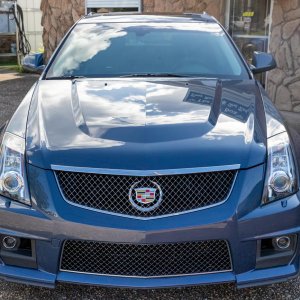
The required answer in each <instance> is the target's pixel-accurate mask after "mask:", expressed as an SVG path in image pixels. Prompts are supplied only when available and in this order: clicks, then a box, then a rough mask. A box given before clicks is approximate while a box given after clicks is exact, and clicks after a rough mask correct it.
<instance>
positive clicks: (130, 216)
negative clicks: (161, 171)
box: [54, 169, 239, 221]
mask: <svg viewBox="0 0 300 300" xmlns="http://www.w3.org/2000/svg"><path fill="white" fill-rule="evenodd" d="M230 170H234V169H230ZM58 171H61V170H58ZM84 173H85V172H84ZM238 173H239V172H238V170H237V172H236V174H235V177H234V180H233V182H232V186H231V189H230V191H229V193H228V196H227V198H226V199H225V200H224V201H222V202H219V203H217V204H213V205H208V206H205V207H199V208H195V209H191V210H185V211H182V212H178V213H172V214H166V215H161V216H155V217H137V216H132V215H126V214H119V213H114V212H110V211H106V210H101V209H96V208H92V207H88V206H85V205H80V204H76V203H74V202H72V201H69V200H68V199H66V197H65V195H64V193H63V191H62V189H61V187H60V184H59V181H58V178H57V175H56V173H55V172H54V177H55V180H56V183H57V186H58V189H59V191H60V194H61V196H62V198H63V200H64V201H65V202H67V203H68V204H70V205H72V206H76V207H78V208H82V209H87V210H90V211H94V212H98V213H102V214H105V215H111V216H116V217H122V218H129V219H137V220H145V221H148V220H149V221H150V220H154V219H162V218H168V217H175V216H180V215H183V214H188V213H193V212H197V211H201V210H205V209H210V208H213V207H216V206H220V205H222V204H224V203H225V202H227V200H228V199H229V198H230V196H231V194H232V191H233V188H234V186H235V182H236V179H237V176H238ZM93 174H98V173H93ZM187 174H191V173H187ZM104 175H107V174H104ZM157 176H158V175H157Z"/></svg>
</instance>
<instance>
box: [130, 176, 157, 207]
mask: <svg viewBox="0 0 300 300" xmlns="http://www.w3.org/2000/svg"><path fill="white" fill-rule="evenodd" d="M162 196H163V195H162V190H161V188H160V186H159V185H158V184H157V183H156V182H154V181H149V182H144V180H143V181H139V182H136V183H135V184H134V185H133V186H132V187H131V188H130V191H129V201H130V203H131V204H132V206H133V207H134V208H135V209H137V210H139V211H141V212H145V213H146V212H150V211H152V210H154V209H156V208H157V207H158V206H159V205H160V204H161V202H162Z"/></svg>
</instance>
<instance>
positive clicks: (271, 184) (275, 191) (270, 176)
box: [264, 132, 298, 203]
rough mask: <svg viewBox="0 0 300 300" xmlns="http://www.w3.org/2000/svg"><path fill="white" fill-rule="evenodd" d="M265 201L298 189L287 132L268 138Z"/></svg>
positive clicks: (273, 199) (276, 198)
mask: <svg viewBox="0 0 300 300" xmlns="http://www.w3.org/2000/svg"><path fill="white" fill-rule="evenodd" d="M266 175H267V176H266V189H265V195H264V202H265V203H268V202H272V201H276V200H279V199H282V198H284V197H287V196H289V195H291V194H293V193H295V192H297V190H298V182H297V177H296V168H295V164H294V159H293V154H292V149H291V145H290V139H289V136H288V134H287V133H286V132H284V133H281V134H279V135H276V136H274V137H271V138H269V139H268V169H267V174H266Z"/></svg>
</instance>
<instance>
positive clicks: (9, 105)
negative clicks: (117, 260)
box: [0, 70, 300, 300]
mask: <svg viewBox="0 0 300 300" xmlns="http://www.w3.org/2000/svg"><path fill="white" fill-rule="evenodd" d="M0 74H1V70H0ZM12 77H13V78H15V79H10V80H4V81H0V124H2V123H3V122H4V121H5V120H7V119H9V118H10V116H11V115H12V114H13V112H14V110H15V109H16V108H17V106H18V105H19V103H20V101H21V100H22V98H23V97H24V96H25V94H26V92H27V91H28V90H29V88H30V87H31V86H32V84H33V83H34V82H35V81H36V80H37V78H38V77H37V76H36V75H22V76H18V75H16V76H15V77H14V75H12ZM10 78H11V76H10ZM299 287H300V278H297V279H294V280H291V281H288V282H285V283H280V284H275V285H271V286H267V287H260V288H251V289H242V290H237V289H236V288H235V286H234V285H232V284H228V285H215V286H200V287H193V288H182V289H164V290H128V289H111V288H99V287H88V286H74V285H67V284H58V285H57V287H56V289H55V290H51V289H46V288H39V287H32V286H25V285H21V284H15V283H8V282H5V281H0V299H6V300H9V299H13V300H17V299H30V300H33V299H40V300H42V299H46V300H48V299H84V300H90V299H128V300H130V299H164V300H172V299H207V300H208V299H251V300H252V299H253V300H254V299H259V300H260V299H300V288H299Z"/></svg>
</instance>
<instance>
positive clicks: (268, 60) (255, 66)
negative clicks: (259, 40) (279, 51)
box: [251, 51, 277, 74]
mask: <svg viewBox="0 0 300 300" xmlns="http://www.w3.org/2000/svg"><path fill="white" fill-rule="evenodd" d="M276 67H277V64H276V61H275V59H274V57H273V55H272V54H270V53H265V52H258V51H255V52H254V53H253V58H252V66H251V71H252V72H253V74H259V73H263V72H267V71H271V70H273V69H275V68H276Z"/></svg>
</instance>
